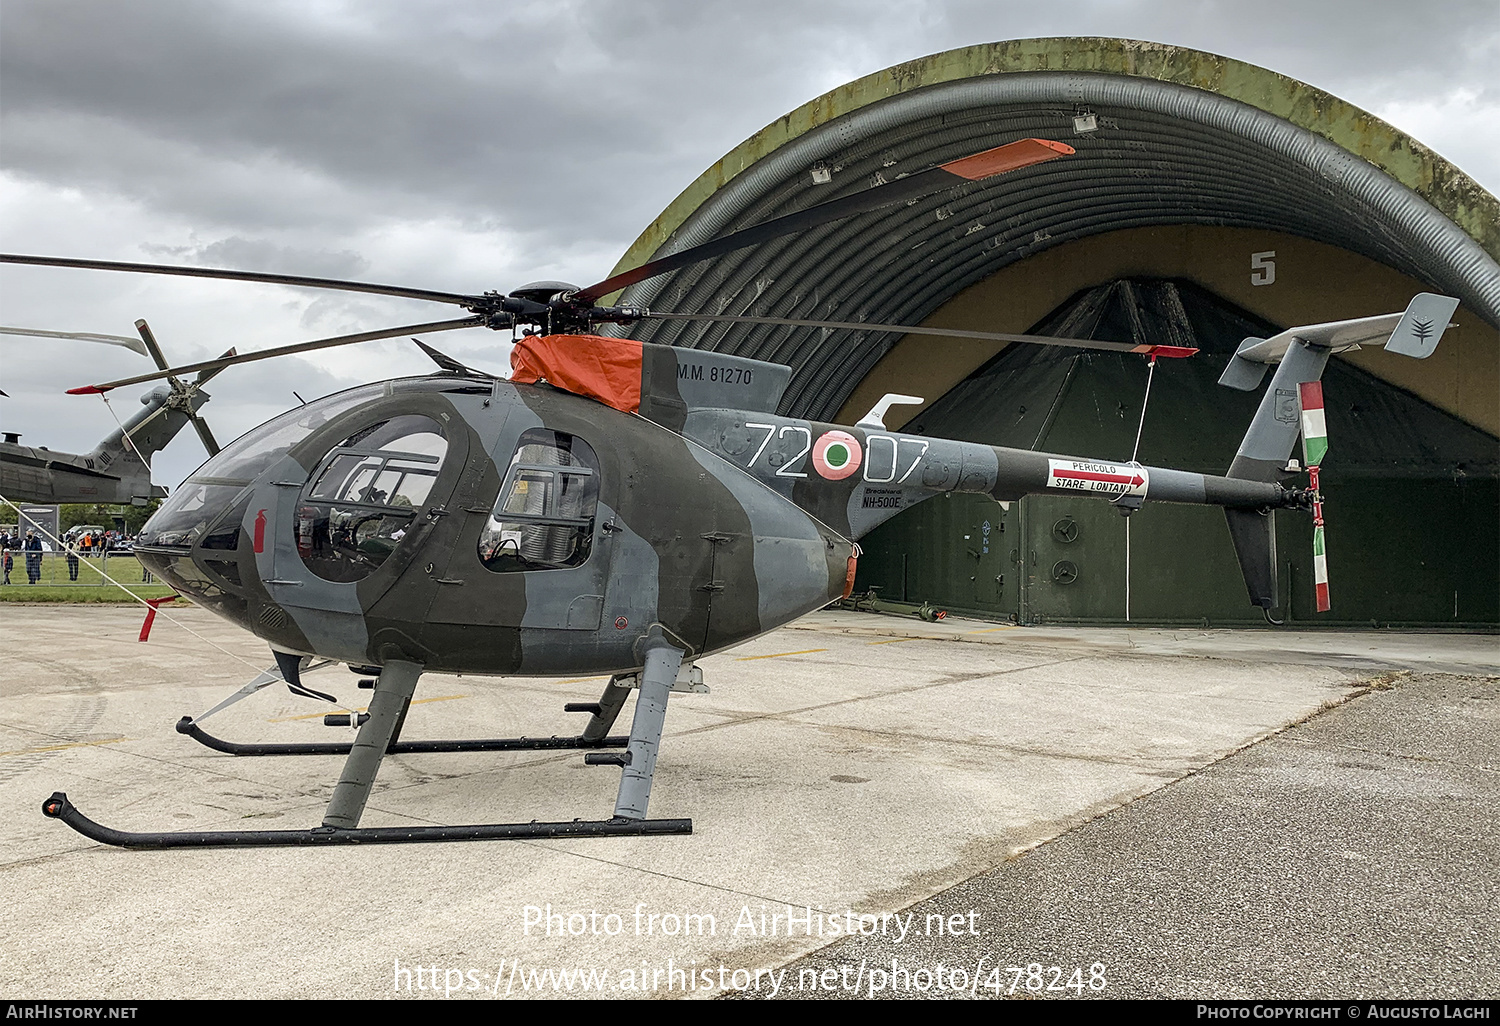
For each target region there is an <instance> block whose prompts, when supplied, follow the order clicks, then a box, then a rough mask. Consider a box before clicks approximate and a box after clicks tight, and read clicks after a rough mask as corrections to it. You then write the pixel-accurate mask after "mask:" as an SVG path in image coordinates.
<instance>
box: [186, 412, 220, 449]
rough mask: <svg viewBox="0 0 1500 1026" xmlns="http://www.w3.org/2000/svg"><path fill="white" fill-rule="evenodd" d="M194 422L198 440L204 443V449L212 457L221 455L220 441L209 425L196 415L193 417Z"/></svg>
mask: <svg viewBox="0 0 1500 1026" xmlns="http://www.w3.org/2000/svg"><path fill="white" fill-rule="evenodd" d="M192 421H193V429H194V430H195V431H197V432H198V440H199V441H200V442H202V443H203V448H205V449H207V450H208V454H209V455H210V456H217V455H219V441H218V439H216V438H214V433H213V432H212V431H210V430H209V429H208V424H207V423H206V422H205V421H204V420H203V418H202V417H200V416H198V415H197V414H196V413H195V414H193V415H192Z"/></svg>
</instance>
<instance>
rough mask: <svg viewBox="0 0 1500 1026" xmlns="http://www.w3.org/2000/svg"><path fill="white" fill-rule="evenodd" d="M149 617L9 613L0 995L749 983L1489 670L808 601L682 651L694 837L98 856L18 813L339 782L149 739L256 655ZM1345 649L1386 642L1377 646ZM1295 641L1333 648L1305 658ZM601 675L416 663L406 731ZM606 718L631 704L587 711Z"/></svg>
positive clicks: (151, 811)
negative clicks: (1429, 687)
mask: <svg viewBox="0 0 1500 1026" xmlns="http://www.w3.org/2000/svg"><path fill="white" fill-rule="evenodd" d="M172 615H173V616H174V617H175V618H177V619H178V620H180V621H181V622H182V623H183V624H185V625H187V626H188V627H191V628H192V630H193V631H196V632H197V633H198V635H199V636H201V638H200V637H195V636H194V635H193V634H191V633H189V632H188V631H186V630H184V629H183V628H181V627H178V626H175V625H174V624H173V623H171V622H164V621H163V620H161V619H158V621H157V626H156V628H155V632H154V634H153V636H152V640H151V641H150V643H148V644H146V645H142V644H139V643H138V642H137V641H136V635H137V632H138V630H139V626H140V614H139V613H138V612H137V611H135V610H133V609H129V608H100V607H93V608H90V607H86V606H66V607H64V606H47V607H22V606H7V607H6V609H5V613H4V616H5V626H6V630H5V653H4V661H3V663H0V666H3V669H0V698H3V704H0V814H3V817H4V819H3V822H4V823H5V827H4V831H3V834H0V889H3V890H4V892H5V893H6V894H7V895H8V896H9V900H8V901H7V902H6V903H5V905H6V910H5V913H4V917H5V929H4V931H3V935H0V937H3V939H0V951H3V958H0V992H4V993H7V994H10V995H12V996H14V997H18V998H21V997H24V998H80V997H99V998H166V997H272V998H281V997H334V996H338V997H344V996H350V997H360V998H369V997H383V996H408V995H409V996H412V997H425V998H431V997H435V996H436V997H442V996H451V997H453V998H458V997H490V996H510V997H525V996H544V997H556V996H565V995H567V994H572V995H575V996H580V997H581V996H590V995H592V996H598V995H599V994H600V989H599V988H601V987H602V988H603V991H604V993H605V994H608V995H609V996H626V997H628V996H655V997H668V996H682V995H684V994H687V995H696V996H704V995H710V994H714V993H721V992H724V991H726V990H733V989H735V988H736V987H740V986H752V987H756V988H757V989H758V990H759V992H760V993H762V994H769V993H771V992H772V991H773V990H774V989H775V987H776V984H775V977H774V976H773V975H768V973H774V972H776V971H779V967H781V966H783V965H785V963H787V962H788V961H790V960H791V959H793V958H795V957H797V956H799V955H803V954H806V953H807V952H810V951H813V950H815V949H818V948H820V947H822V946H824V945H825V944H828V943H830V942H831V941H834V940H837V939H838V938H839V937H840V936H843V935H844V934H845V933H847V932H848V931H849V930H850V929H851V928H852V929H855V930H859V929H860V928H861V925H862V926H863V930H864V931H865V932H867V933H868V932H872V931H876V930H883V931H885V932H886V933H887V934H890V933H892V932H894V931H897V930H899V929H901V923H900V921H899V920H896V919H892V918H890V917H889V916H887V917H885V918H883V919H882V918H876V917H879V916H880V914H881V913H892V912H898V911H900V910H902V909H904V908H906V907H907V906H909V905H911V904H912V903H913V902H916V901H918V900H920V899H922V898H925V897H928V896H931V895H933V894H935V893H937V892H938V891H940V890H943V889H944V888H947V887H950V886H952V885H953V884H955V883H957V882H959V881H962V880H965V879H967V878H969V877H971V876H973V875H975V874H976V873H979V872H982V871H984V870H986V869H989V868H991V867H993V866H995V865H997V864H999V863H1001V862H1003V861H1005V860H1006V859H1008V858H1012V857H1014V856H1016V855H1017V854H1019V853H1021V852H1024V851H1026V850H1027V849H1029V848H1032V847H1034V846H1035V845H1037V844H1040V843H1041V842H1043V841H1046V840H1048V839H1049V838H1052V837H1055V836H1057V835H1058V834H1060V833H1062V832H1064V831H1066V830H1068V829H1069V828H1071V827H1073V826H1075V825H1077V824H1079V823H1082V822H1085V821H1087V820H1089V819H1091V818H1093V817H1096V816H1098V815H1100V814H1102V813H1105V812H1107V811H1109V810H1111V809H1114V808H1117V807H1119V806H1121V805H1123V804H1125V803H1128V802H1130V801H1131V800H1133V799H1134V798H1137V797H1139V796H1140V795H1143V794H1146V793H1148V792H1151V791H1153V790H1156V789H1157V788H1160V787H1162V786H1163V785H1165V784H1167V783H1169V782H1170V781H1173V780H1176V779H1178V778H1180V777H1182V776H1184V775H1186V774H1189V773H1192V772H1194V771H1195V770H1198V769H1200V768H1202V767H1203V766H1206V765H1208V764H1210V763H1212V762H1214V761H1216V760H1218V759H1221V758H1223V757H1224V756H1226V755H1228V754H1230V753H1231V752H1234V751H1236V750H1238V749H1240V748H1242V747H1244V746H1246V745H1248V744H1252V743H1254V742H1255V741H1257V740H1259V739H1262V738H1264V737H1267V736H1268V735H1270V734H1273V733H1275V732H1276V731H1278V730H1281V729H1283V728H1284V727H1286V726H1287V725H1289V724H1291V723H1294V722H1296V721H1298V720H1300V719H1303V718H1305V717H1307V716H1310V715H1312V714H1314V713H1316V712H1318V711H1319V710H1320V709H1323V708H1325V707H1328V706H1330V705H1332V704H1336V703H1339V702H1341V701H1343V700H1345V699H1346V698H1348V697H1349V696H1350V695H1351V694H1353V693H1355V692H1356V691H1357V690H1358V689H1359V688H1360V687H1361V686H1362V685H1363V683H1364V682H1365V681H1367V680H1369V679H1370V678H1372V677H1374V676H1376V675H1378V674H1379V673H1381V672H1382V668H1384V667H1388V666H1396V665H1403V659H1404V660H1406V661H1407V662H1408V663H1412V664H1413V665H1415V664H1416V663H1415V662H1414V661H1420V660H1421V659H1429V660H1430V659H1433V658H1436V659H1437V660H1438V661H1439V662H1454V663H1458V664H1465V663H1467V662H1470V661H1472V660H1473V659H1474V658H1476V657H1477V658H1482V659H1488V660H1489V662H1490V663H1493V652H1494V647H1495V646H1494V640H1493V639H1479V640H1478V641H1476V640H1475V639H1472V638H1463V637H1454V636H1422V637H1421V638H1420V639H1418V640H1416V641H1413V640H1412V638H1413V636H1390V635H1378V636H1377V635H1317V636H1314V641H1313V642H1312V643H1310V644H1295V645H1291V646H1289V648H1290V654H1289V655H1286V656H1285V657H1282V656H1281V655H1280V653H1281V651H1282V647H1281V646H1282V642H1280V641H1278V638H1280V637H1281V636H1280V635H1277V634H1275V633H1273V632H1269V631H1261V632H1227V631H1217V632H1201V631H1190V632H1166V631H1140V632H1131V631H1108V632H1101V631H1089V630H1076V631H1060V630H1056V629H1053V630H1048V631H1046V632H1044V633H1043V632H1033V631H1030V630H1023V629H1004V628H997V627H996V625H994V624H984V623H977V622H965V621H958V620H950V621H947V622H946V623H944V624H940V625H929V624H921V623H919V622H916V621H909V620H902V619H897V618H891V617H881V616H876V615H864V614H833V613H824V614H815V615H814V616H812V617H809V618H807V619H806V620H803V621H801V622H800V623H799V624H797V625H796V626H795V627H794V628H789V629H783V630H780V631H777V632H774V633H772V634H769V635H766V636H764V637H762V638H759V639H756V640H755V641H754V642H751V643H750V644H747V645H745V646H743V647H742V648H740V649H737V650H735V651H732V652H728V653H722V654H719V655H716V656H713V657H710V658H708V659H705V660H702V661H701V663H700V665H701V666H702V667H703V669H704V674H705V678H706V680H707V682H708V684H709V686H710V687H711V688H712V689H713V692H712V694H709V695H683V694H677V695H673V696H672V700H671V703H670V707H669V709H668V711H667V729H666V736H665V739H664V742H663V746H662V755H661V760H660V762H659V763H658V766H657V771H656V785H655V789H654V791H653V793H652V798H651V808H650V813H651V815H652V816H656V817H669V816H690V817H692V818H693V820H694V833H693V835H692V836H689V837H667V838H627V839H589V840H564V841H487V842H460V843H449V844H430V845H381V846H368V847H340V848H329V849H322V848H319V849H306V848H297V849H292V848H287V849H255V850H226V849H220V850H205V851H159V852H131V851H125V850H120V849H115V848H109V847H103V846H99V845H95V844H93V843H92V842H89V841H87V840H85V839H84V838H82V837H80V836H79V835H77V834H75V833H74V832H72V831H71V830H69V829H68V828H66V827H65V826H63V825H62V824H60V823H57V822H54V821H51V820H47V819H44V818H43V816H42V815H41V812H40V805H41V801H42V799H44V798H45V797H46V796H47V795H49V794H50V793H51V792H52V791H54V790H61V791H66V792H67V793H68V795H69V797H70V798H71V799H72V800H73V801H74V803H75V804H76V805H77V806H78V807H79V808H80V810H82V811H83V812H84V813H85V814H86V815H89V816H91V817H92V818H94V819H97V820H99V821H100V822H103V823H105V824H107V825H110V826H114V827H119V828H122V829H133V830H182V829H193V830H211V829H256V828H267V829H272V828H274V829H293V828H306V827H312V826H315V825H316V824H317V823H318V822H319V820H320V818H321V816H322V812H323V808H324V806H325V805H326V803H327V800H328V796H329V794H330V792H331V789H332V786H333V784H334V782H335V781H336V780H337V777H338V772H339V768H340V765H341V762H342V759H341V757H337V756H331V757H321V756H310V757H309V756H301V757H287V758H271V759H266V758H255V759H251V758H238V759H237V758H234V757H231V756H227V755H222V754H219V753H215V752H211V751H209V750H207V749H205V748H202V747H201V746H199V745H197V744H195V743H194V742H192V741H191V740H189V739H187V738H185V737H182V736H180V735H178V734H176V733H175V732H174V731H173V724H174V723H175V721H176V720H177V719H178V717H180V716H182V715H183V714H194V715H196V714H199V713H201V712H203V711H204V710H206V709H207V708H209V707H210V706H212V705H213V704H214V703H216V702H217V701H218V700H219V699H220V698H222V697H225V696H226V695H227V694H228V693H229V692H231V691H232V690H234V689H235V688H237V687H238V686H239V685H240V684H241V683H243V682H244V681H245V680H247V679H249V678H250V677H251V676H253V674H254V672H255V670H257V669H260V668H263V667H265V666H266V665H268V664H269V662H270V660H269V658H268V654H267V652H266V650H265V648H264V647H263V646H262V645H261V644H260V643H259V642H258V641H257V640H256V639H255V638H253V637H251V636H250V635H248V634H246V633H244V632H241V631H239V630H237V629H234V628H231V627H229V626H227V625H225V624H222V623H221V622H219V621H217V620H215V619H214V618H213V617H212V616H210V615H209V614H207V613H205V612H203V611H202V610H198V609H188V610H181V611H174V612H173V613H172ZM908 635H910V636H908ZM1207 635H1212V636H1215V637H1218V638H1221V639H1223V643H1222V644H1217V645H1216V644H1210V643H1209V642H1208V641H1207V640H1205V637H1206V636H1207ZM1372 638H1380V639H1383V640H1384V641H1389V642H1391V643H1390V644H1387V645H1386V646H1385V648H1384V649H1381V650H1380V651H1378V652H1372V651H1371V650H1370V646H1371V645H1372V644H1374V643H1373V642H1372V641H1371V639H1372ZM1393 638H1394V639H1397V640H1395V641H1392V639H1393ZM1173 639H1176V640H1175V641H1174V640H1173ZM957 640H966V641H980V642H985V643H982V644H958V643H955V641H957ZM209 642H212V643H213V645H217V646H221V648H215V647H212V645H210V644H209ZM1319 649H1321V651H1322V652H1323V653H1327V654H1328V656H1329V657H1328V658H1326V659H1324V658H1312V657H1309V652H1312V653H1313V654H1314V655H1316V654H1317V652H1318V651H1319ZM1214 651H1221V652H1229V653H1231V654H1232V655H1233V656H1234V658H1212V657H1211V655H1212V653H1213V652H1214ZM1434 651H1436V652H1438V653H1439V654H1438V656H1437V657H1433V656H1432V655H1431V653H1432V652H1434ZM1423 653H1425V654H1423ZM241 660H243V661H241ZM355 681H356V678H355V677H354V676H353V675H352V674H350V673H348V672H347V671H346V670H345V669H343V668H342V667H338V668H332V669H329V670H325V671H322V672H319V673H316V674H312V675H309V677H308V678H307V683H308V684H309V685H310V686H312V687H314V688H317V689H319V690H326V691H332V692H333V693H335V694H336V695H337V696H338V697H339V698H340V700H342V701H344V702H346V703H348V704H350V705H351V706H355V707H362V706H363V705H364V704H365V703H366V702H367V701H368V695H369V693H368V692H364V691H359V690H357V689H356V687H355ZM603 683H604V680H603V678H592V679H587V680H562V681H554V680H539V679H528V680H520V679H518V680H493V679H485V678H459V677H439V676H430V677H424V678H422V680H421V682H420V683H419V685H418V689H417V694H416V698H417V703H414V705H413V708H412V711H411V714H410V716H409V718H408V721H407V729H406V732H405V734H404V736H405V737H407V738H410V739H418V738H438V737H499V736H519V735H530V736H546V735H550V734H570V733H571V734H576V733H577V732H578V731H579V730H580V729H582V726H583V722H584V719H585V717H583V716H580V715H577V714H572V715H570V714H565V713H563V711H562V706H563V703H564V702H566V701H593V700H595V699H597V698H598V695H599V691H600V689H601V688H602V686H603ZM324 711H325V708H324V707H323V706H321V705H319V704H318V703H315V702H312V701H309V700H307V699H301V698H295V697H293V696H291V695H289V694H288V693H287V692H286V690H285V689H284V688H279V687H277V688H268V689H266V690H265V691H263V692H261V693H260V694H258V695H255V696H253V697H252V698H249V699H247V700H245V701H243V702H241V703H240V704H238V705H236V706H234V707H233V708H231V709H229V710H227V711H225V712H223V713H221V714H219V715H217V716H215V717H214V718H212V719H211V720H209V721H208V722H207V723H206V724H205V729H209V730H210V731H211V732H213V733H215V734H218V735H219V736H222V737H226V738H230V739H232V740H237V741H253V740H265V741H327V740H338V739H340V738H342V737H344V736H345V735H346V734H347V733H348V731H347V730H343V729H339V728H327V727H324V726H323V725H322V713H323V712H324ZM629 722H630V710H629V709H628V708H627V709H626V710H625V712H624V713H623V714H622V716H621V718H620V724H621V727H620V728H617V732H618V730H619V729H624V726H625V725H628V724H629ZM618 780H619V774H618V770H615V769H612V768H604V767H585V766H584V765H583V758H582V755H581V753H576V752H575V753H561V754H558V753H547V752H532V753H514V754H510V753H502V754H444V755H411V756H399V757H390V758H387V759H386V760H385V763H384V766H383V767H382V769H381V772H380V776H379V779H378V781H377V783H376V788H375V792H374V794H373V795H372V797H371V799H370V802H369V805H368V807H367V810H366V812H365V816H364V819H363V822H362V825H364V826H394V825H400V824H428V823H481V822H510V821H527V820H531V819H539V820H565V819H573V818H586V819H594V818H605V817H607V816H608V815H609V814H610V810H611V809H612V807H613V802H614V798H615V791H616V789H617V786H618ZM972 911H973V913H974V915H973V917H972V918H967V919H965V921H964V922H963V923H950V924H948V925H947V927H945V928H951V929H953V930H956V931H973V930H977V931H979V934H980V935H981V936H982V935H984V934H985V933H987V932H989V933H996V934H998V933H999V931H1001V930H1003V910H1000V909H975V910H972ZM789 912H790V916H789ZM861 915H865V916H866V917H867V918H865V919H864V920H863V921H861V919H860V916H861ZM927 927H928V924H923V923H913V924H912V925H911V926H910V927H908V928H909V929H917V930H924V929H927ZM757 972H759V974H760V975H759V977H757V976H756V973H757ZM791 983H792V981H787V983H786V985H787V986H790V985H791Z"/></svg>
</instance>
